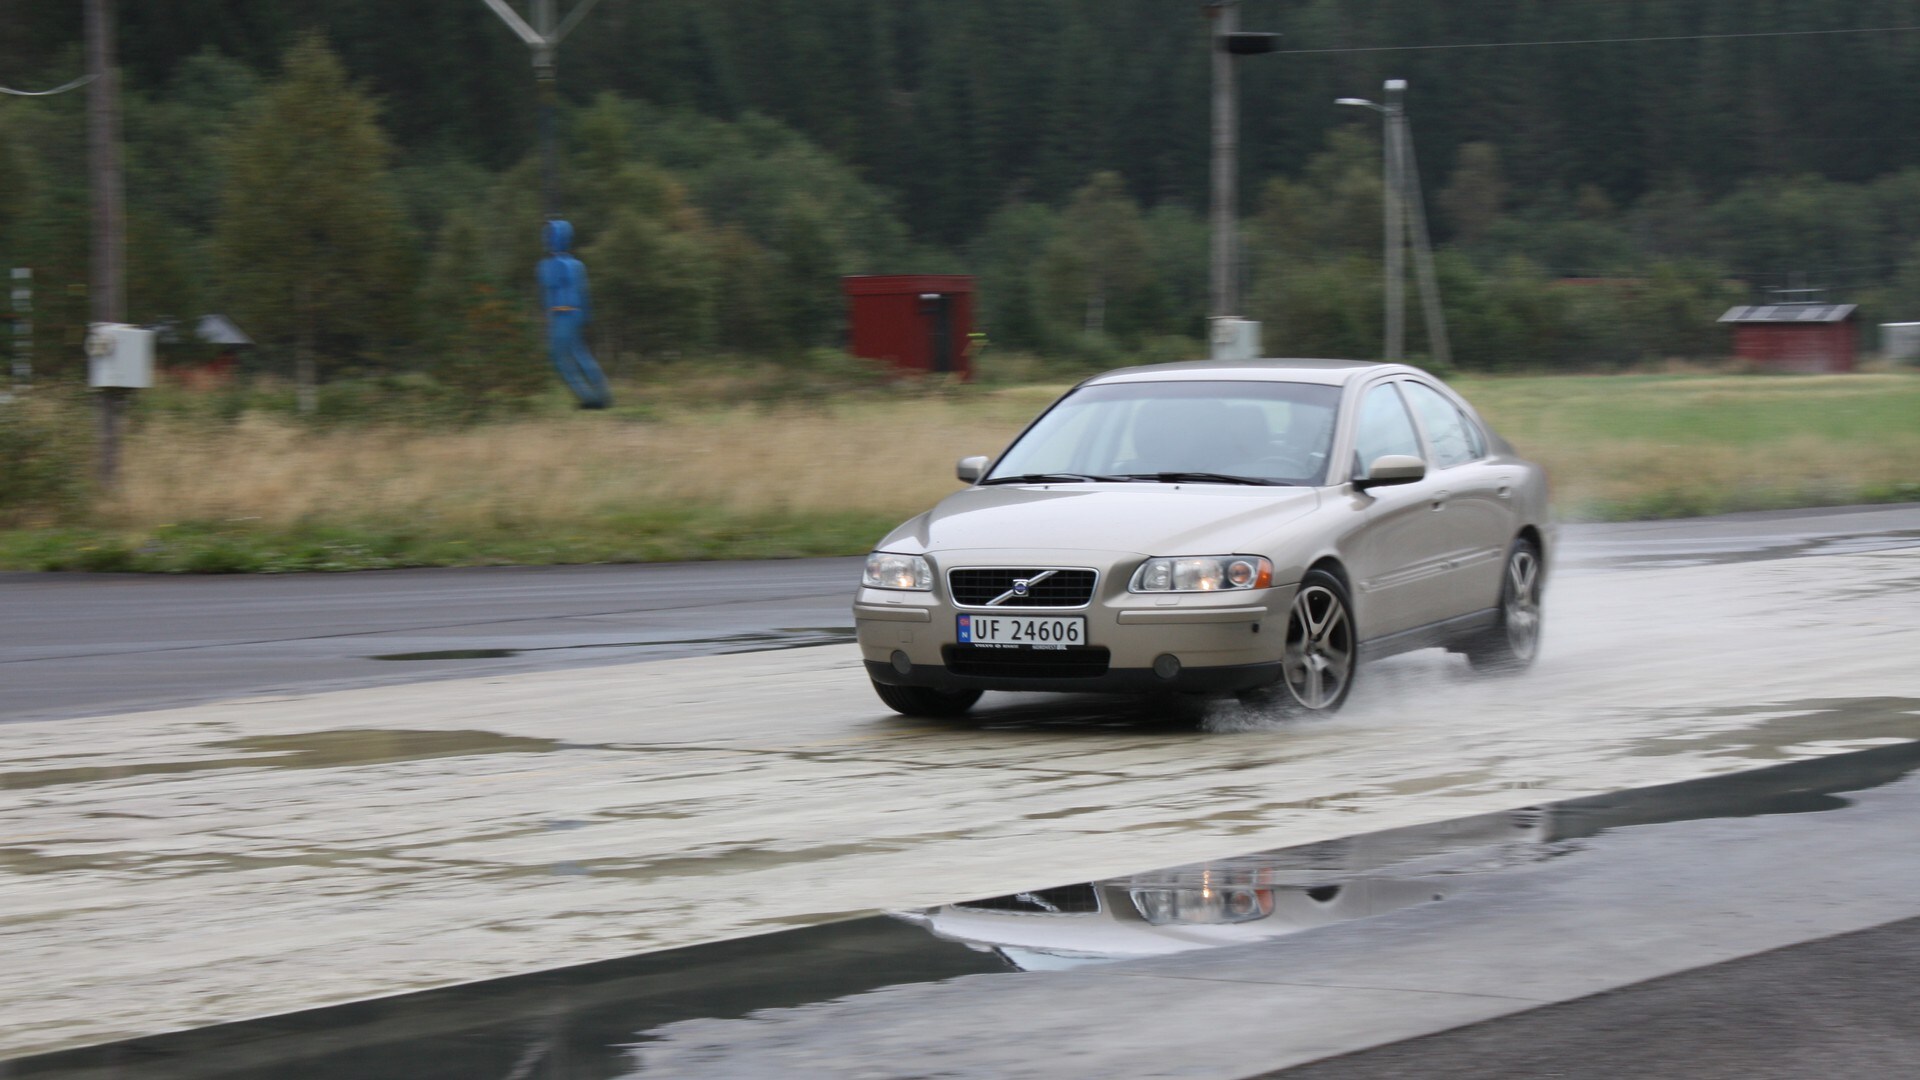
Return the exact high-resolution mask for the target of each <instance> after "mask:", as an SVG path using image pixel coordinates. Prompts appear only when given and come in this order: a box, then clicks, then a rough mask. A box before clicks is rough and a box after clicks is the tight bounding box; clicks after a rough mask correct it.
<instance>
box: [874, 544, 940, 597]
mask: <svg viewBox="0 0 1920 1080" xmlns="http://www.w3.org/2000/svg"><path fill="white" fill-rule="evenodd" d="M860 584H862V585H865V586H867V587H868V588H872V589H909V590H911V591H913V592H929V591H931V590H932V589H933V567H932V566H929V565H928V564H927V560H925V559H923V558H921V557H920V556H918V555H894V554H890V553H888V552H885V551H876V552H874V553H873V554H871V555H869V556H867V571H866V573H865V574H863V575H862V576H861V578H860Z"/></svg>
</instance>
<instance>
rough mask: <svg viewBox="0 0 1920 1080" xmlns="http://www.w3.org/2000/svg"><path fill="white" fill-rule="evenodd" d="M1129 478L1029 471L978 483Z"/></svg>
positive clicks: (1074, 482)
mask: <svg viewBox="0 0 1920 1080" xmlns="http://www.w3.org/2000/svg"><path fill="white" fill-rule="evenodd" d="M1131 479H1133V478H1132V477H1129V476H1092V475H1089V474H1087V473H1072V472H1030V473H1021V474H1020V475H1018V476H996V477H993V478H992V479H990V480H982V481H980V483H981V484H982V485H986V484H1093V483H1117V482H1119V481H1123V480H1131Z"/></svg>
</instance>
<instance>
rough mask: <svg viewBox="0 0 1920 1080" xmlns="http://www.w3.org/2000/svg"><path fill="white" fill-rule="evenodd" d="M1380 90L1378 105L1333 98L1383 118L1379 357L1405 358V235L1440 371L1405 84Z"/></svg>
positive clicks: (1429, 247)
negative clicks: (1381, 348)
mask: <svg viewBox="0 0 1920 1080" xmlns="http://www.w3.org/2000/svg"><path fill="white" fill-rule="evenodd" d="M1383 89H1384V90H1385V91H1386V93H1385V94H1384V95H1383V96H1384V97H1385V98H1386V104H1384V105H1381V104H1378V103H1376V102H1372V101H1368V100H1367V99H1366V98H1336V99H1335V100H1334V104H1335V105H1357V106H1359V107H1361V108H1366V109H1372V110H1373V111H1374V112H1377V113H1379V114H1380V115H1381V116H1382V117H1383V118H1384V119H1385V124H1384V126H1383V129H1382V132H1381V153H1382V158H1383V160H1384V161H1385V165H1384V166H1383V167H1382V173H1381V181H1380V184H1381V192H1380V199H1381V203H1382V206H1383V210H1384V214H1383V217H1384V219H1385V222H1386V225H1385V230H1384V247H1385V250H1384V251H1383V252H1382V260H1383V261H1384V262H1385V264H1386V284H1385V289H1386V296H1385V298H1384V299H1385V306H1386V330H1385V338H1386V340H1385V342H1384V345H1385V354H1386V358H1387V359H1388V360H1401V359H1404V358H1405V357H1406V352H1407V313H1406V304H1407V301H1406V290H1407V284H1406V278H1407V271H1406V249H1407V244H1408V242H1409V237H1408V234H1409V232H1411V234H1412V237H1411V242H1412V244H1413V262H1414V267H1415V270H1416V272H1417V273H1418V274H1419V278H1420V306H1421V309H1422V311H1423V312H1424V314H1425V316H1426V323H1427V348H1428V349H1429V350H1430V352H1431V353H1432V357H1433V360H1434V362H1435V363H1436V364H1438V365H1440V366H1441V367H1446V366H1448V365H1450V364H1451V363H1452V360H1453V348H1452V346H1451V344H1450V343H1449V342H1448V340H1447V320H1446V316H1445V314H1444V313H1443V312H1442V311H1441V310H1440V283H1439V279H1438V278H1437V277H1436V276H1435V274H1434V270H1433V244H1432V242H1431V240H1430V239H1429V238H1428V236H1427V211H1426V200H1425V199H1424V198H1423V197H1422V195H1421V194H1420V170H1419V167H1418V166H1417V165H1416V164H1415V163H1414V160H1413V136H1412V134H1411V132H1410V130H1409V128H1408V126H1407V109H1406V104H1405V101H1404V100H1403V95H1405V93H1406V90H1407V81H1406V80H1405V79H1388V80H1387V81H1386V84H1385V86H1384V87H1383Z"/></svg>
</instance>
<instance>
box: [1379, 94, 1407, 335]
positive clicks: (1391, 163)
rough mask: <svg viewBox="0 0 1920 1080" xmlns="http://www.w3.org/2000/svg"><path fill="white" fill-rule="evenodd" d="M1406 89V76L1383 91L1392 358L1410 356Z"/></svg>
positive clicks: (1387, 263) (1388, 330)
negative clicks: (1403, 147)
mask: <svg viewBox="0 0 1920 1080" xmlns="http://www.w3.org/2000/svg"><path fill="white" fill-rule="evenodd" d="M1406 89H1407V83H1406V80H1405V79H1388V80H1387V83H1386V86H1385V90H1386V93H1385V94H1384V95H1382V96H1384V97H1385V98H1386V99H1387V103H1386V114H1385V115H1386V119H1387V124H1386V139H1387V143H1386V146H1385V147H1383V148H1382V153H1381V155H1380V157H1381V160H1383V161H1384V162H1385V163H1386V164H1385V166H1384V167H1385V169H1386V176H1385V177H1384V178H1383V179H1382V181H1381V183H1382V184H1383V185H1384V186H1383V188H1382V195H1381V199H1382V202H1383V203H1384V205H1385V207H1386V212H1385V213H1384V214H1383V215H1381V216H1382V217H1383V218H1385V220H1386V249H1385V252H1384V257H1385V260H1386V266H1387V297H1386V302H1387V341H1386V346H1387V348H1386V353H1387V359H1389V360H1404V359H1406V356H1407V268H1406V252H1407V244H1406V237H1407V232H1406V228H1407V227H1406V222H1405V221H1404V220H1403V218H1404V216H1405V213H1406V205H1407V202H1406V191H1407V167H1406V161H1405V159H1403V158H1402V157H1401V156H1400V131H1401V129H1402V128H1403V127H1404V126H1405V122H1406V111H1405V108H1404V106H1403V105H1402V104H1401V95H1402V94H1404V93H1405V92H1406Z"/></svg>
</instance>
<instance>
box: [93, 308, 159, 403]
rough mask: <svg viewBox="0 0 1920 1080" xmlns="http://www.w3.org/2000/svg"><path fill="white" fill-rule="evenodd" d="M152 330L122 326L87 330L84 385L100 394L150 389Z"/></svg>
mask: <svg viewBox="0 0 1920 1080" xmlns="http://www.w3.org/2000/svg"><path fill="white" fill-rule="evenodd" d="M153 338H154V333H153V331H151V330H145V329H142V328H140V327H138V326H128V325H126V324H125V323H94V324H93V325H92V326H90V327H88V328H87V385H88V386H91V387H94V388H95V389H101V390H146V389H150V388H151V387H152V386H153Z"/></svg>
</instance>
